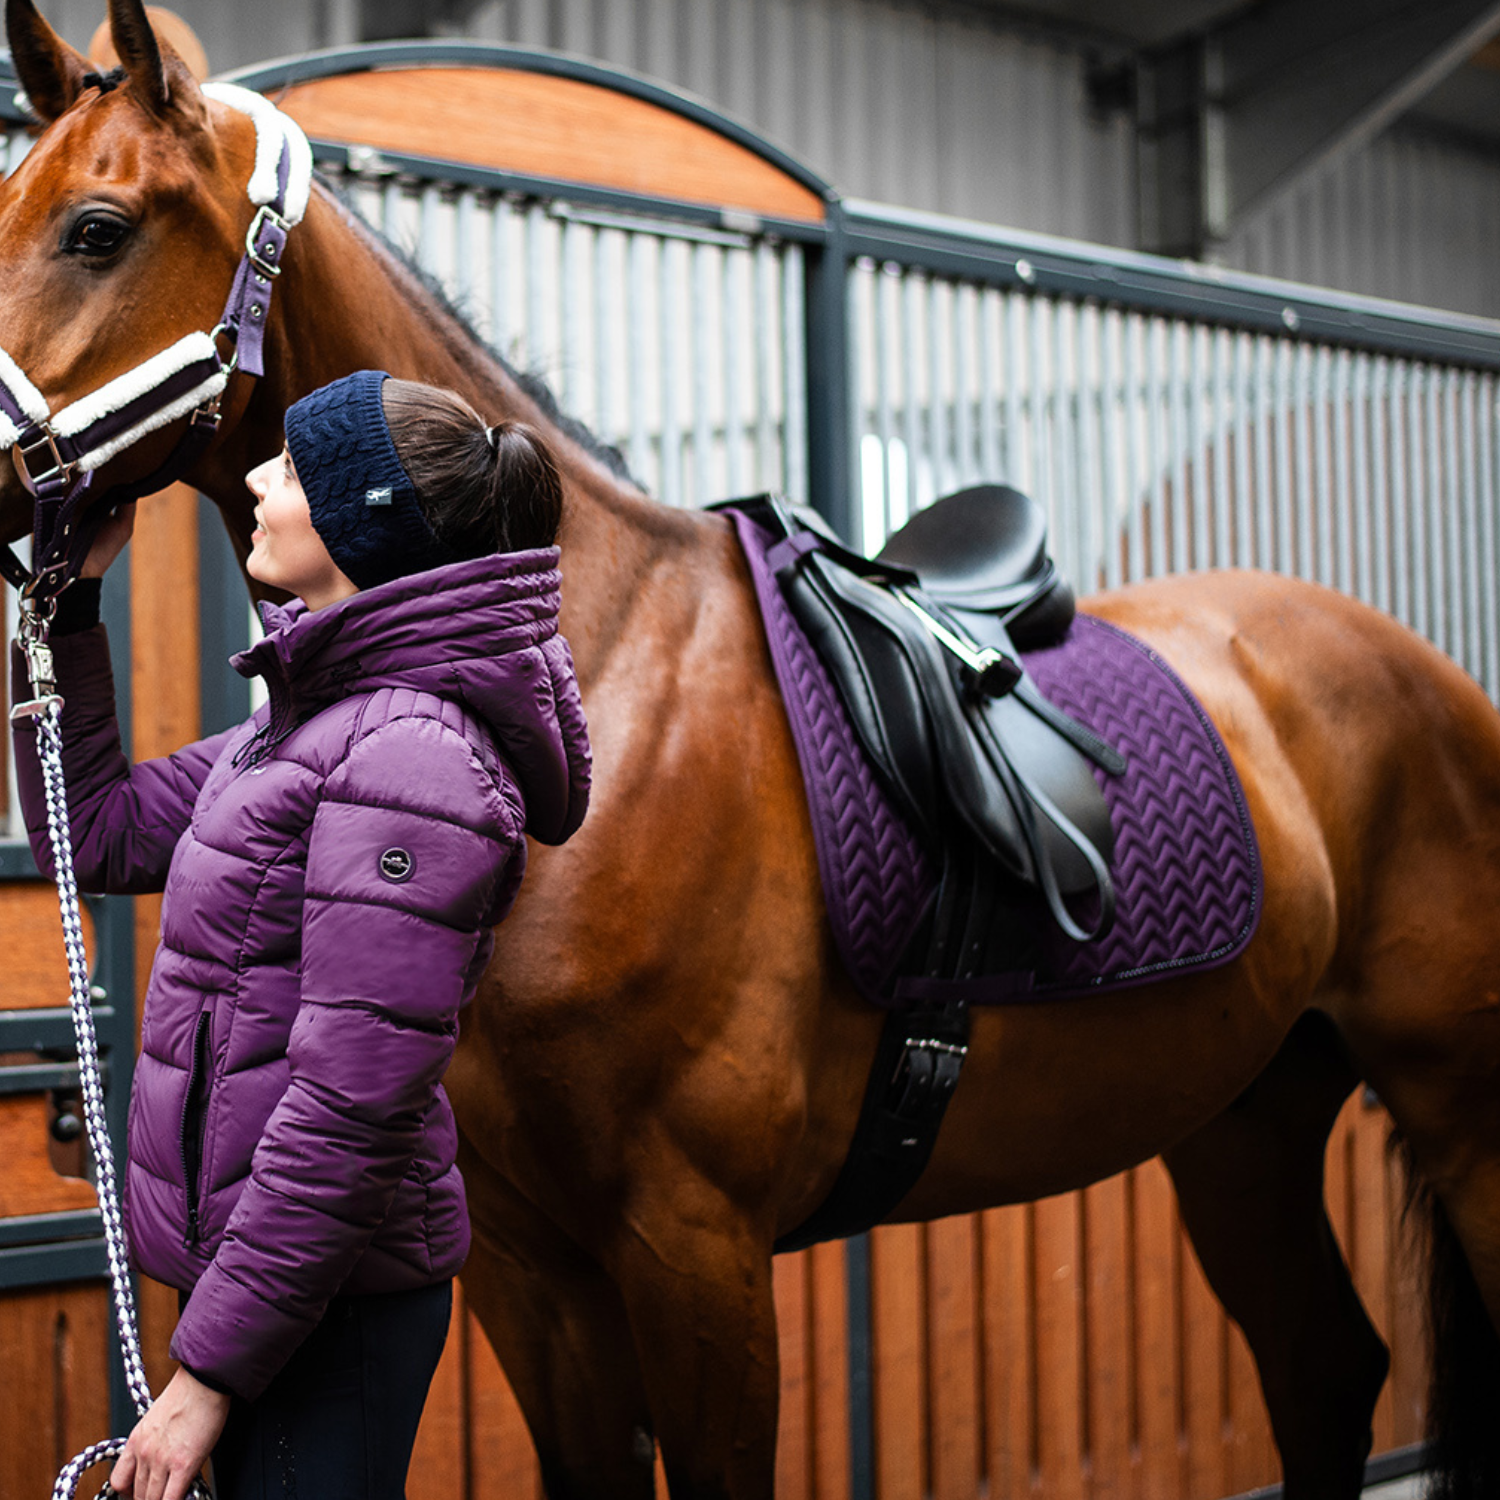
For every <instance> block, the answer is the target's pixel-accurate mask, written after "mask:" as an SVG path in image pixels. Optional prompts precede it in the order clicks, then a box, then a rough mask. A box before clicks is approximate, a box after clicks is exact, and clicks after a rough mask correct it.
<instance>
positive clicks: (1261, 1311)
mask: <svg viewBox="0 0 1500 1500" xmlns="http://www.w3.org/2000/svg"><path fill="white" fill-rule="evenodd" d="M1356 1081H1357V1080H1356V1078H1355V1075H1354V1073H1353V1071H1352V1069H1351V1068H1350V1066H1349V1063H1348V1062H1347V1060H1346V1058H1345V1056H1344V1054H1343V1051H1342V1048H1341V1046H1340V1044H1339V1041H1338V1038H1337V1035H1336V1033H1335V1032H1334V1030H1333V1028H1332V1026H1331V1024H1329V1023H1328V1022H1327V1021H1326V1020H1325V1019H1324V1018H1323V1017H1321V1016H1320V1015H1317V1014H1315V1013H1310V1014H1308V1015H1306V1016H1304V1017H1303V1018H1302V1020H1301V1021H1300V1022H1299V1023H1298V1024H1297V1026H1296V1027H1295V1028H1294V1029H1293V1030H1292V1032H1291V1034H1290V1035H1289V1036H1288V1038H1287V1040H1286V1041H1285V1042H1284V1043H1283V1045H1282V1048H1281V1050H1280V1052H1278V1053H1277V1055H1276V1057H1275V1058H1274V1060H1273V1061H1272V1062H1271V1063H1270V1065H1269V1066H1268V1067H1267V1068H1266V1070H1265V1071H1264V1072H1263V1073H1262V1074H1261V1076H1260V1077H1259V1078H1258V1079H1257V1080H1256V1081H1255V1083H1254V1084H1253V1085H1252V1086H1251V1087H1250V1089H1249V1090H1248V1091H1247V1092H1246V1093H1245V1094H1244V1095H1243V1096H1242V1097H1241V1098H1240V1099H1239V1100H1237V1101H1236V1102H1235V1103H1234V1104H1233V1105H1231V1106H1230V1108H1229V1109H1227V1110H1226V1111H1225V1112H1224V1113H1223V1114H1221V1115H1220V1116H1219V1117H1218V1118H1217V1119H1214V1120H1212V1121H1210V1122H1209V1123H1208V1124H1207V1125H1205V1126H1203V1127H1202V1128H1201V1129H1199V1130H1198V1131H1196V1132H1195V1133H1194V1134H1193V1135H1192V1136H1190V1137H1189V1138H1188V1139H1187V1140H1185V1141H1183V1142H1182V1143H1180V1144H1179V1145H1178V1146H1176V1147H1174V1148H1173V1149H1172V1150H1170V1151H1168V1152H1166V1153H1165V1160H1166V1163H1167V1166H1168V1169H1169V1170H1170V1171H1171V1174H1172V1179H1173V1181H1174V1183H1175V1184H1176V1187H1177V1196H1178V1201H1179V1205H1180V1207H1181V1211H1182V1218H1183V1222H1184V1223H1185V1224H1186V1226H1187V1230H1188V1234H1189V1236H1190V1237H1191V1239H1192V1241H1193V1246H1194V1248H1195V1249H1196V1250H1197V1252H1198V1258H1199V1260H1200V1262H1201V1263H1202V1265H1203V1269H1204V1272H1205V1274H1206V1275H1207V1277H1208V1280H1209V1283H1210V1285H1211V1286H1212V1287H1213V1289H1214V1292H1215V1293H1216V1295H1217V1296H1218V1297H1219V1299H1220V1301H1221V1302H1223V1304H1224V1306H1225V1308H1226V1310H1227V1311H1228V1312H1229V1315H1230V1316H1231V1317H1232V1318H1233V1319H1234V1320H1235V1322H1237V1323H1238V1324H1239V1325H1240V1327H1241V1328H1242V1329H1243V1330H1244V1333H1245V1337H1246V1338H1247V1339H1248V1341H1249V1343H1250V1348H1251V1351H1252V1353H1253V1354H1254V1356H1255V1361H1256V1366H1257V1368H1258V1370H1259V1372H1260V1381H1261V1389H1262V1391H1263V1392H1264V1394H1265V1399H1266V1406H1267V1408H1268V1409H1269V1411H1270V1415H1271V1426H1272V1430H1273V1431H1274V1433H1275V1436H1276V1443H1277V1447H1278V1448H1279V1449H1280V1451H1281V1462H1282V1468H1283V1472H1284V1474H1285V1484H1286V1495H1287V1500H1314V1497H1316V1500H1355V1497H1357V1496H1358V1495H1359V1493H1360V1489H1361V1485H1362V1481H1363V1471H1364V1461H1365V1458H1366V1456H1367V1454H1368V1453H1369V1448H1370V1440H1371V1428H1370V1419H1371V1415H1372V1413H1373V1411H1374V1408H1375V1399H1376V1397H1377V1396H1378V1394H1379V1392H1380V1387H1381V1385H1382V1384H1383V1383H1384V1381H1385V1376H1386V1371H1387V1369H1388V1368H1389V1364H1390V1359H1389V1355H1388V1353H1387V1351H1386V1347H1385V1345H1384V1343H1383V1342H1382V1341H1381V1339H1380V1336H1379V1334H1377V1333H1376V1331H1375V1329H1374V1328H1373V1327H1372V1326H1371V1323H1370V1320H1369V1318H1368V1317H1367V1316H1366V1314H1365V1310H1364V1308H1363V1306H1362V1305H1361V1303H1360V1300H1359V1296H1358V1294H1357V1293H1356V1292H1355V1290H1354V1284H1353V1282H1352V1281H1351V1280H1350V1276H1349V1269H1348V1267H1347V1266H1346V1265H1345V1263H1344V1258H1343V1255H1342V1254H1341V1253H1340V1251H1339V1247H1338V1243H1337V1241H1336V1240H1335V1239H1334V1236H1333V1230H1332V1227H1331V1226H1330V1225H1329V1222H1328V1217H1327V1214H1326V1212H1325V1209H1324V1203H1323V1153H1324V1147H1325V1144H1326V1142H1327V1139H1328V1133H1329V1131H1330V1130H1331V1129H1332V1126H1333V1122H1334V1120H1335V1118H1336V1117H1337V1115H1338V1112H1339V1108H1340V1106H1341V1105H1342V1102H1343V1100H1344V1099H1345V1098H1347V1097H1348V1094H1349V1091H1350V1089H1351V1088H1353V1087H1354V1085H1355V1083H1356Z"/></svg>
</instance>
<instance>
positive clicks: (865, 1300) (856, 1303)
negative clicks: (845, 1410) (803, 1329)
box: [117, 1234, 875, 1500]
mask: <svg viewBox="0 0 1500 1500" xmlns="http://www.w3.org/2000/svg"><path fill="white" fill-rule="evenodd" d="M844 1274H845V1278H846V1280H845V1288H846V1297H847V1300H848V1305H849V1325H848V1326H849V1494H850V1500H875V1379H874V1375H875V1363H874V1356H875V1327H874V1317H873V1301H872V1284H871V1279H870V1236H869V1235H868V1234H859V1235H855V1236H854V1238H853V1239H851V1240H847V1241H846V1242H845V1245H844ZM117 1430H118V1429H117Z"/></svg>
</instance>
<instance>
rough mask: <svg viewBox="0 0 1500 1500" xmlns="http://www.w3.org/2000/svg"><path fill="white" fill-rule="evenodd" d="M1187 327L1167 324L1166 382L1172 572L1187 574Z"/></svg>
mask: <svg viewBox="0 0 1500 1500" xmlns="http://www.w3.org/2000/svg"><path fill="white" fill-rule="evenodd" d="M1186 335H1187V326H1186V324H1184V323H1183V322H1181V321H1180V320H1179V319H1177V318H1173V319H1172V320H1171V321H1170V322H1168V324H1167V344H1166V362H1165V366H1164V370H1163V375H1164V379H1165V382H1166V390H1165V395H1166V421H1167V428H1166V432H1167V463H1166V467H1167V470H1168V472H1169V473H1170V475H1171V481H1170V483H1171V503H1170V505H1169V506H1168V508H1167V526H1168V536H1167V542H1168V546H1169V548H1170V549H1171V550H1170V557H1171V563H1170V567H1171V571H1172V572H1174V573H1185V572H1187V570H1188V568H1189V567H1190V566H1191V563H1190V560H1189V552H1188V543H1189V541H1190V540H1191V536H1190V533H1191V532H1192V519H1191V515H1192V513H1191V509H1190V507H1189V503H1188V436H1187V411H1186V402H1185V400H1184V388H1185V386H1186V384H1187V379H1188V369H1187V361H1186V359H1184V358H1183V350H1184V346H1185V345H1186V344H1187V342H1188V340H1187V337H1186Z"/></svg>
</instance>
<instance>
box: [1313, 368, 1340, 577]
mask: <svg viewBox="0 0 1500 1500" xmlns="http://www.w3.org/2000/svg"><path fill="white" fill-rule="evenodd" d="M1330 353H1331V351H1330V350H1329V347H1328V345H1327V344H1320V345H1319V346H1318V347H1317V349H1315V350H1313V351H1311V352H1310V354H1309V357H1308V363H1309V365H1310V367H1311V368H1310V371H1309V374H1310V380H1309V392H1308V406H1309V412H1308V415H1309V417H1310V419H1311V422H1310V425H1311V428H1312V438H1311V453H1310V455H1309V457H1310V459H1311V468H1312V472H1313V485H1312V499H1313V514H1312V521H1313V538H1314V540H1313V572H1312V576H1313V577H1314V578H1316V579H1317V581H1318V582H1319V583H1322V584H1331V583H1332V582H1333V509H1334V504H1333V464H1332V461H1331V460H1332V455H1331V453H1330V449H1329V442H1330V439H1329V432H1328V428H1329V423H1328V401H1329V379H1328V362H1329V357H1330Z"/></svg>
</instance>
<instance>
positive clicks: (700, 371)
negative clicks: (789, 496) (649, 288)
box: [688, 245, 722, 505]
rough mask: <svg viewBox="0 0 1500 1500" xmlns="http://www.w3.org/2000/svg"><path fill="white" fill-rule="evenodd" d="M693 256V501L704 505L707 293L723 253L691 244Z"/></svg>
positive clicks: (708, 485) (708, 450) (708, 483)
mask: <svg viewBox="0 0 1500 1500" xmlns="http://www.w3.org/2000/svg"><path fill="white" fill-rule="evenodd" d="M689 253H690V254H691V255H692V258H693V275H692V280H691V282H690V283H689V285H690V288H691V290H690V292H689V297H690V299H691V301H690V309H689V314H688V316H689V321H690V323H691V327H690V329H689V337H690V338H691V339H692V348H693V497H692V498H693V503H694V504H695V505H706V504H708V502H709V501H710V500H711V499H713V498H714V496H713V494H712V489H713V480H712V478H711V467H710V464H711V460H712V456H713V455H712V449H713V433H712V426H711V421H712V415H711V412H710V410H709V407H710V402H711V400H712V388H711V386H710V384H709V370H710V367H711V362H712V355H711V353H710V348H711V344H712V333H713V330H712V329H711V327H710V326H709V319H710V317H711V316H712V313H711V309H712V308H713V307H714V306H715V302H716V299H715V298H714V297H713V296H712V295H711V294H710V291H709V283H710V274H709V273H710V258H711V257H718V256H720V255H721V254H722V252H721V251H720V250H719V249H718V248H717V246H712V245H694V246H693V247H692V250H691V251H690V252H689Z"/></svg>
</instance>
